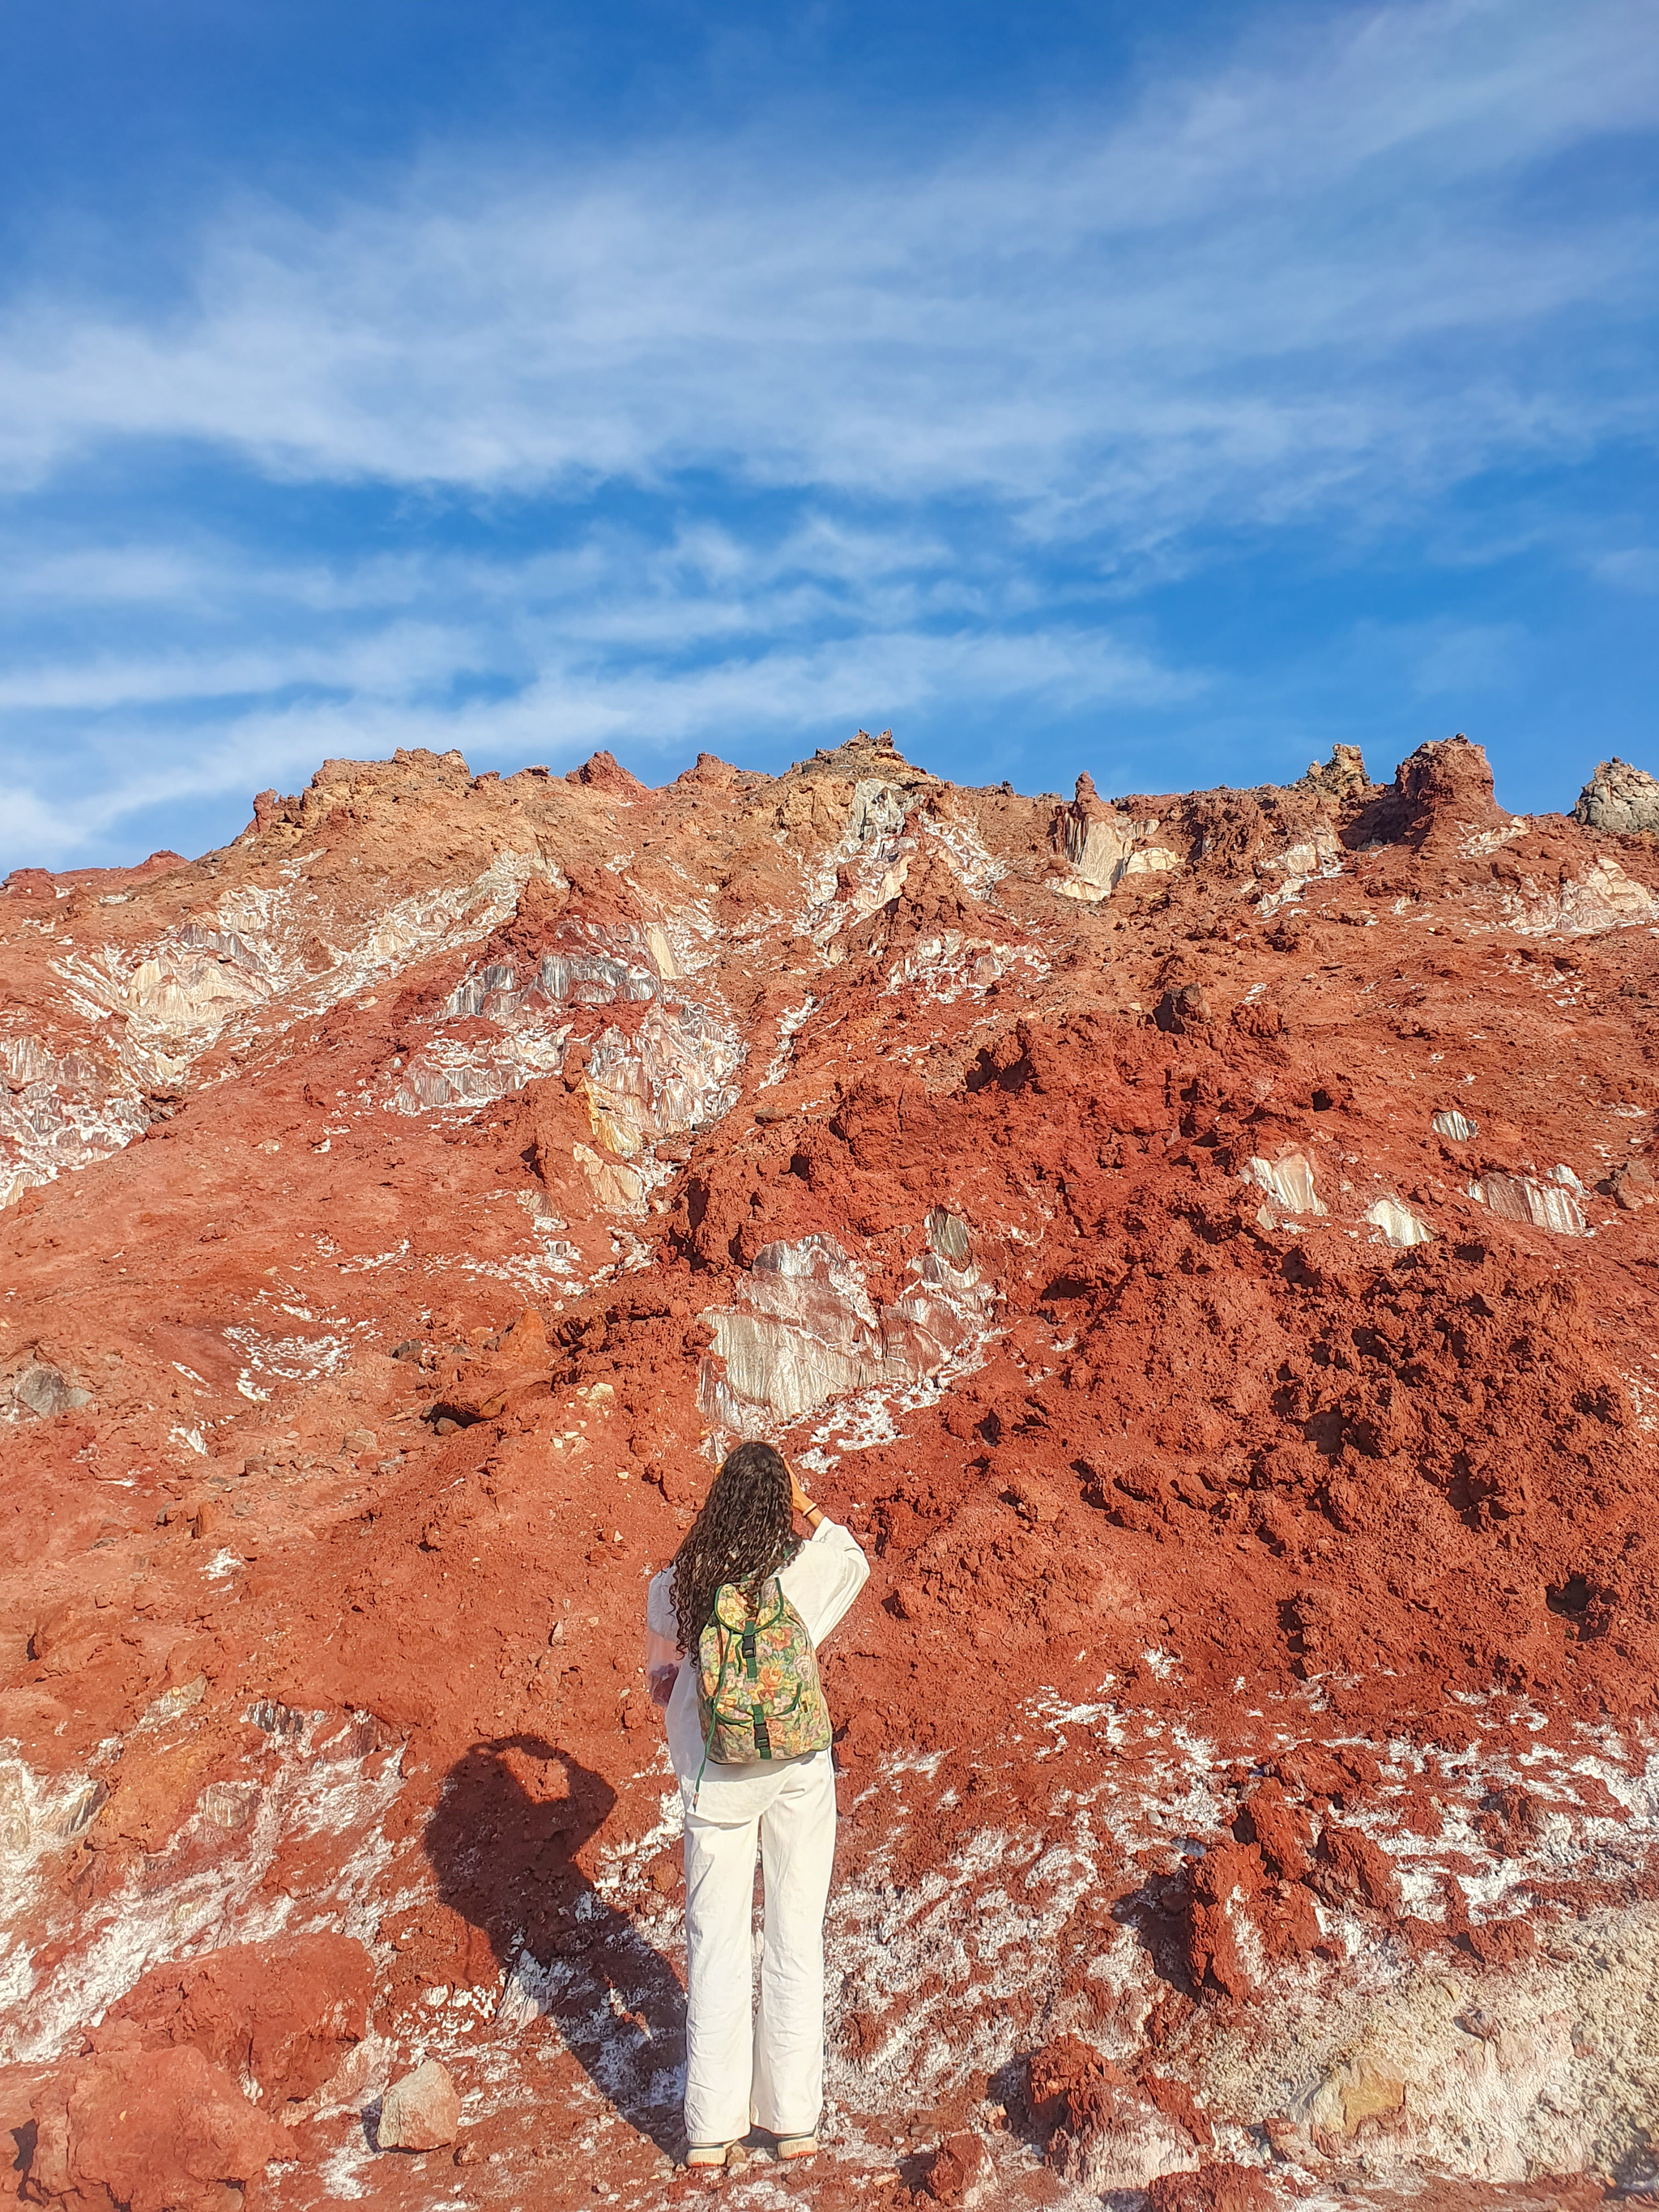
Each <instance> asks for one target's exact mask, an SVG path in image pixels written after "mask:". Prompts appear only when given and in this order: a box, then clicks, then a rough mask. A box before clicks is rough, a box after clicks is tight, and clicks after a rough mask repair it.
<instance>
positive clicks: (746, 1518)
mask: <svg viewBox="0 0 1659 2212" xmlns="http://www.w3.org/2000/svg"><path fill="white" fill-rule="evenodd" d="M799 1549H800V1545H799V1541H798V1540H797V1538H796V1535H795V1522H794V1510H793V1506H792V1504H791V1502H790V1494H789V1470H788V1468H787V1467H786V1466H785V1465H784V1463H783V1459H782V1456H781V1454H779V1453H777V1452H775V1451H774V1450H773V1449H772V1447H771V1445H770V1444H759V1443H750V1444H739V1445H738V1448H737V1449H736V1450H735V1451H732V1452H728V1453H727V1454H726V1459H725V1462H724V1463H723V1465H722V1466H721V1468H720V1473H719V1474H717V1475H716V1476H715V1477H714V1481H713V1482H712V1483H710V1485H709V1486H708V1497H707V1498H704V1500H703V1502H702V1512H701V1513H699V1514H698V1516H697V1517H696V1520H695V1521H694V1522H692V1523H691V1526H690V1528H688V1529H687V1530H686V1532H685V1541H684V1543H683V1544H682V1545H681V1546H680V1548H679V1550H678V1552H676V1553H675V1554H674V1583H673V1592H674V1612H675V1614H676V1616H677V1618H678V1621H679V1625H680V1649H681V1650H683V1651H695V1650H696V1648H697V1639H698V1638H699V1637H700V1636H701V1635H702V1632H703V1630H704V1629H705V1628H706V1627H707V1626H708V1621H709V1618H710V1616H711V1614H712V1613H714V1595H715V1593H716V1591H717V1590H718V1589H720V1585H721V1583H738V1584H740V1585H742V1586H743V1587H744V1588H746V1589H754V1588H755V1587H757V1585H758V1584H759V1583H763V1582H764V1581H765V1580H766V1578H767V1577H768V1576H769V1575H775V1574H776V1573H777V1571H778V1570H779V1569H780V1568H781V1567H785V1566H787V1565H788V1564H789V1562H790V1560H791V1559H793V1558H794V1556H795V1553H797V1552H798V1551H799Z"/></svg>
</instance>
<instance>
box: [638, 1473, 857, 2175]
mask: <svg viewBox="0 0 1659 2212" xmlns="http://www.w3.org/2000/svg"><path fill="white" fill-rule="evenodd" d="M798 1513H799V1515H800V1516H802V1518H803V1519H804V1520H805V1522H806V1524H807V1526H808V1527H809V1528H810V1529H811V1536H810V1538H809V1539H808V1540H807V1541H805V1542H803V1541H801V1540H800V1538H799V1536H798V1535H797V1534H796V1532H795V1522H794V1516H795V1515H796V1514H798ZM869 1572H870V1569H869V1566H868V1565H867V1564H866V1560H865V1557H864V1554H863V1553H862V1552H861V1551H860V1549H859V1547H858V1545H857V1543H856V1542H855V1541H854V1538H853V1537H852V1536H851V1535H850V1534H848V1531H847V1530H846V1529H845V1528H840V1527H838V1526H837V1525H836V1522H833V1521H830V1520H827V1519H826V1518H825V1516H824V1515H823V1512H822V1510H820V1509H819V1508H818V1507H817V1506H816V1505H815V1504H813V1503H812V1501H811V1498H808V1496H807V1495H806V1493H805V1491H804V1490H803V1489H802V1488H801V1486H800V1485H799V1483H798V1482H797V1481H796V1480H795V1478H794V1476H793V1474H791V1473H790V1471H789V1468H788V1467H787V1464H786V1463H785V1462H784V1460H783V1457H782V1455H781V1454H780V1453H778V1452H775V1451H774V1449H772V1447H771V1445H770V1444H763V1443H748V1444H739V1445H738V1448H737V1449H736V1450H735V1451H734V1452H732V1453H731V1454H730V1455H728V1456H727V1458H726V1462H725V1464H724V1465H723V1466H722V1467H721V1468H720V1473H719V1474H717V1475H716V1476H715V1477H714V1482H713V1483H712V1484H711V1486H710V1487H709V1492H708V1498H706V1499H705V1501H704V1503H703V1507H702V1512H701V1513H699V1514H698V1516H697V1517H696V1521H695V1522H693V1523H692V1525H691V1527H690V1529H689V1530H688V1531H687V1533H686V1537H685V1541H684V1543H683V1544H682V1545H681V1546H680V1548H679V1550H678V1553H676V1554H675V1556H674V1559H673V1563H672V1565H670V1566H668V1567H666V1568H665V1569H664V1571H663V1572H662V1573H661V1574H659V1575H658V1576H657V1577H656V1578H655V1579H654V1580H653V1583H652V1584H651V1588H650V1591H649V1594H648V1595H647V1601H646V1665H647V1679H648V1680H649V1683H650V1687H651V1695H652V1698H653V1701H654V1702H655V1703H656V1704H658V1705H665V1706H666V1707H667V1719H668V1749H669V1755H670V1757H671V1759H672V1760H673V1763H674V1771H675V1773H676V1774H677V1775H678V1778H679V1784H680V1794H681V1797H682V1800H683V1802H684V1808H685V1941H686V2016H687V2017H686V2073H685V2129H686V2135H687V2136H688V2138H689V2141H690V2148H689V2149H688V2151H687V2154H686V2163H687V2165H688V2166H724V2165H725V2164H726V2160H727V2157H728V2155H729V2154H730V2153H731V2152H732V2151H733V2150H734V2149H735V2148H736V2147H737V2146H738V2144H740V2143H741V2142H742V2141H743V2139H744V2136H746V2135H747V2134H748V2133H749V2130H750V2127H751V2126H759V2127H762V2128H764V2129H765V2130H767V2131H768V2133H769V2134H770V2135H772V2136H775V2137H776V2138H777V2150H778V2155H779V2157H780V2158H804V2157H806V2156H808V2155H810V2154H811V2153H812V2152H813V2151H815V2150H816V2149H817V2147H818V2146H817V2125H818V2112H819V2108H820V2106H822V2104H823V1912H824V1906H825V1904H826V1902H827V1900H828V1899H829V1871H830V1865H831V1863H832V1861H833V1859H834V1857H835V1849H836V1781H835V1772H834V1769H833V1766H832V1765H831V1759H830V1752H829V1724H828V1717H827V1714H826V1713H825V1712H824V1711H823V1702H822V1697H823V1693H822V1691H821V1689H820V1688H819V1686H818V1683H817V1662H816V1656H815V1655H816V1652H817V1647H818V1645H819V1644H822V1643H823V1639H824V1638H825V1637H826V1636H828V1635H829V1632H830V1631H831V1630H832V1629H833V1628H834V1627H835V1626H836V1624H837V1622H838V1621H840V1620H841V1619H842V1615H843V1614H844V1613H846V1611H847V1608H848V1606H850V1605H851V1604H852V1602H853V1600H854V1598H855V1597H856V1596H857V1595H858V1594H859V1591H860V1589H862V1588H863V1586H864V1583H865V1582H866V1578H867V1577H868V1576H869ZM800 1744H806V1745H808V1746H810V1747H809V1748H805V1749H801V1748H796V1746H798V1745H800ZM757 1844H758V1847H759V1850H760V1856H761V1862H762V1867H763V1873H764V1877H765V1887H766V1905H765V1948H764V1952H763V1959H762V1964H761V1993H760V2008H759V2011H758V2012H757V2014H755V2015H754V2017H753V2019H752V2021H751V2018H750V1994H751V1965H750V1961H751V1955H752V1952H751V1935H750V1925H751V1920H752V1916H753V1896H754V1881H755V1853H756V1849H757Z"/></svg>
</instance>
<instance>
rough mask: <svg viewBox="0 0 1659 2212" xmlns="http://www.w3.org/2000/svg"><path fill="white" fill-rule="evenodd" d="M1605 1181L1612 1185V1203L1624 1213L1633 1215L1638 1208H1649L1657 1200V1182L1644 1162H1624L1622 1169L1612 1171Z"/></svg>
mask: <svg viewBox="0 0 1659 2212" xmlns="http://www.w3.org/2000/svg"><path fill="white" fill-rule="evenodd" d="M1607 1180H1608V1181H1609V1182H1611V1183H1612V1185H1613V1204H1614V1205H1615V1206H1620V1207H1621V1208H1622V1209H1623V1211H1624V1212H1626V1213H1634V1212H1635V1211H1636V1209H1637V1208H1638V1206H1651V1205H1652V1204H1653V1202H1654V1200H1656V1199H1659V1182H1655V1180H1654V1176H1653V1170H1652V1169H1651V1168H1650V1167H1649V1165H1648V1164H1647V1162H1646V1161H1645V1160H1626V1162H1625V1164H1624V1165H1623V1166H1622V1167H1617V1168H1615V1169H1614V1170H1613V1173H1612V1175H1611V1176H1609V1177H1608V1178H1607Z"/></svg>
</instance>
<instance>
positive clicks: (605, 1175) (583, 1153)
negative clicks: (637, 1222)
mask: <svg viewBox="0 0 1659 2212" xmlns="http://www.w3.org/2000/svg"><path fill="white" fill-rule="evenodd" d="M571 1153H572V1157H573V1158H574V1160H575V1163H576V1165H577V1166H578V1167H579V1168H580V1170H581V1171H582V1173H583V1174H584V1175H585V1176H586V1177H587V1181H588V1185H589V1187H590V1188H591V1189H592V1193H593V1195H594V1197H595V1199H597V1200H598V1201H599V1204H600V1205H601V1206H609V1207H610V1208H611V1210H612V1211H613V1212H617V1213H632V1212H635V1211H636V1210H637V1208H638V1206H639V1204H640V1200H641V1196H642V1195H643V1191H644V1185H643V1183H642V1182H641V1179H640V1176H639V1172H638V1170H636V1169H634V1168H630V1167H626V1166H624V1165H623V1163H622V1162H621V1161H620V1160H607V1159H602V1158H600V1156H599V1153H598V1152H595V1151H594V1150H593V1147H592V1146H591V1145H574V1146H572V1147H571Z"/></svg>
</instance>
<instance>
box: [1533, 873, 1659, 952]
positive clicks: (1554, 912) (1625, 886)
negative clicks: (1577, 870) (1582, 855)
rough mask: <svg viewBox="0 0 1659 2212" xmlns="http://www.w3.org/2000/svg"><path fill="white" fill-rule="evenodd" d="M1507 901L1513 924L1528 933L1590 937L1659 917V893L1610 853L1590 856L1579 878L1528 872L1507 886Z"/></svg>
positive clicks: (1627, 927) (1544, 935)
mask: <svg viewBox="0 0 1659 2212" xmlns="http://www.w3.org/2000/svg"><path fill="white" fill-rule="evenodd" d="M1501 904H1502V906H1503V909H1504V918H1505V921H1506V923H1507V925H1508V927H1510V928H1511V929H1513V930H1515V931H1516V932H1517V933H1519V934H1520V935H1522V936H1523V937H1590V936H1595V935H1596V934H1597V933H1599V932H1601V931H1602V930H1607V929H1629V928H1631V927H1634V926H1637V925H1639V924H1641V923H1644V922H1655V921H1659V898H1656V897H1655V896H1654V894H1653V893H1652V892H1651V891H1650V890H1648V889H1647V888H1646V887H1645V885H1644V884H1638V883H1635V882H1632V879H1631V878H1630V877H1629V876H1627V875H1626V873H1625V872H1624V870H1623V869H1622V868H1621V867H1620V865H1619V863H1618V862H1617V860H1613V859H1612V858H1611V857H1610V856H1609V855H1608V854H1605V853H1597V854H1595V856H1594V857H1593V858H1592V859H1591V860H1589V861H1587V862H1586V864H1585V866H1584V872H1583V875H1582V876H1579V877H1577V878H1571V877H1569V878H1563V879H1562V880H1561V881H1559V882H1550V881H1543V882H1540V881H1537V880H1535V879H1534V878H1532V877H1531V876H1522V878H1521V880H1520V882H1519V884H1516V885H1513V886H1511V887H1510V888H1508V889H1506V890H1505V891H1504V895H1503V897H1502V901H1501Z"/></svg>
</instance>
